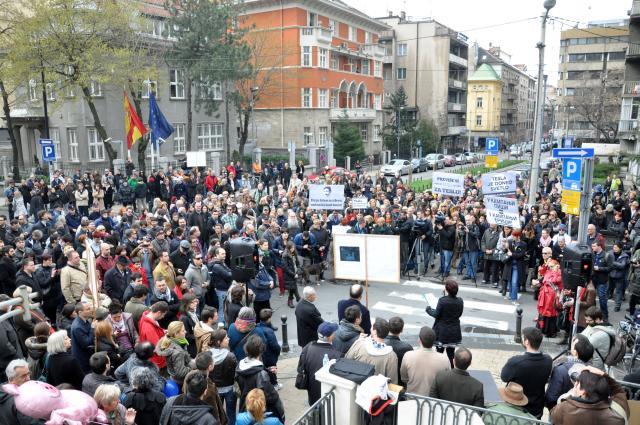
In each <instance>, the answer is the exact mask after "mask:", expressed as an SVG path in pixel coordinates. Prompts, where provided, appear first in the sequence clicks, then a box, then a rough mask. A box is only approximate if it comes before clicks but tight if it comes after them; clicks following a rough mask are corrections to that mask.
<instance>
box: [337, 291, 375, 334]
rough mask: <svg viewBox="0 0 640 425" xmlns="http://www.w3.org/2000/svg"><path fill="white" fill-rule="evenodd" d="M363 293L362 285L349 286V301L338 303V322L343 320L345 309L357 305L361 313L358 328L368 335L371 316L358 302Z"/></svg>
mask: <svg viewBox="0 0 640 425" xmlns="http://www.w3.org/2000/svg"><path fill="white" fill-rule="evenodd" d="M363 293H364V287H363V286H362V285H359V284H355V285H351V289H349V299H346V300H340V301H338V321H340V320H342V319H344V311H345V310H346V309H347V307H351V306H352V305H357V306H358V307H359V308H360V312H362V320H361V322H360V327H361V328H362V330H364V333H366V334H370V333H371V316H370V314H369V309H368V308H367V307H365V306H364V305H362V303H361V302H360V300H361V299H362V294H363Z"/></svg>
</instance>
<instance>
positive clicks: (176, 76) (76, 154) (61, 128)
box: [0, 0, 235, 171]
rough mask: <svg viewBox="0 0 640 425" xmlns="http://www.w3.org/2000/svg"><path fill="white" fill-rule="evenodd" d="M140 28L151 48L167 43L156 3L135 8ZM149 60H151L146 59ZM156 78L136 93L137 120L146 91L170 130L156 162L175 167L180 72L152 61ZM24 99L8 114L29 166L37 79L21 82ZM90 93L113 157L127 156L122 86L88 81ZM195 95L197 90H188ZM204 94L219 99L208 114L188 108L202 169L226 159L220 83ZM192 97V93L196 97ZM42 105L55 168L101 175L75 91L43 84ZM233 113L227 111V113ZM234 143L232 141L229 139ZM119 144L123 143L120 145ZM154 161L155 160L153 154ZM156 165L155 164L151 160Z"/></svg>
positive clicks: (38, 124)
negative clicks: (204, 158) (202, 158)
mask: <svg viewBox="0 0 640 425" xmlns="http://www.w3.org/2000/svg"><path fill="white" fill-rule="evenodd" d="M138 5H139V8H140V13H141V17H142V19H143V22H144V24H145V26H144V27H143V28H142V30H141V33H140V36H141V37H144V39H145V42H149V43H151V45H154V44H157V45H162V44H166V43H170V42H171V41H172V36H171V29H170V28H169V25H168V24H167V22H166V19H167V17H168V13H167V12H166V10H165V9H164V7H163V1H162V0H146V1H143V2H140V3H139V4H138ZM150 60H151V59H150ZM156 66H157V70H158V72H157V78H156V79H155V80H147V81H146V82H145V84H144V88H143V92H142V93H141V94H142V104H141V107H142V116H141V118H142V120H143V122H144V123H145V124H148V118H149V103H148V99H149V94H150V90H154V91H155V92H156V98H157V101H158V105H159V106H160V109H161V110H162V112H163V113H164V115H165V116H166V118H167V120H168V121H169V122H171V123H172V125H173V127H174V129H175V131H174V133H173V135H171V137H169V138H168V139H167V140H166V142H165V143H163V144H162V145H161V147H160V164H161V165H163V166H166V165H167V164H171V163H173V164H175V163H177V161H179V160H181V159H183V158H184V157H185V155H186V139H185V137H186V125H187V118H186V117H187V109H186V105H187V103H186V97H185V84H184V74H183V71H182V70H180V69H177V68H176V69H173V68H169V67H167V65H166V62H165V61H164V60H162V59H161V58H160V59H159V60H158V62H157V63H156ZM25 85H26V91H27V93H25V96H24V98H25V101H24V102H22V104H21V105H18V106H17V107H16V108H15V109H13V111H12V113H11V116H12V120H13V124H14V128H15V129H16V130H17V131H16V134H17V135H18V137H19V139H20V142H19V148H20V151H21V152H20V154H21V155H20V156H21V157H22V160H23V164H24V166H25V167H26V168H27V169H29V168H32V167H34V166H35V158H38V159H39V160H41V149H40V146H39V144H38V139H40V138H44V134H45V132H44V121H45V116H44V109H43V101H42V84H41V82H40V80H39V78H37V77H36V78H33V79H31V80H29V81H28V82H27V83H26V84H25ZM90 90H91V95H92V96H93V98H94V102H95V106H96V108H97V110H98V112H99V114H100V119H101V122H102V124H103V125H104V126H105V128H106V130H107V134H109V135H110V136H111V137H112V138H113V140H111V143H112V144H113V146H114V148H115V149H116V151H117V152H118V158H119V159H122V158H126V157H127V144H126V135H125V130H124V128H125V126H124V109H123V88H122V86H120V87H115V86H112V85H102V84H100V83H99V82H97V81H96V82H92V84H91V87H90ZM194 92H195V93H199V91H198V90H194ZM209 93H210V94H211V95H212V96H213V97H214V98H215V99H218V100H220V101H221V102H220V105H221V106H220V107H219V108H218V110H217V111H215V112H213V113H212V114H211V115H207V114H206V113H205V111H204V108H201V109H200V110H197V108H194V109H193V133H192V134H193V143H192V149H194V150H196V149H197V150H199V151H206V152H207V161H208V165H210V166H213V167H218V166H219V164H221V163H222V164H223V163H224V161H226V157H227V155H226V154H227V152H226V142H225V140H226V134H227V132H228V128H227V120H226V113H225V109H224V108H225V102H223V101H222V100H223V98H224V94H225V93H224V84H222V83H219V82H217V83H214V84H212V85H211V87H210V90H209ZM196 95H197V94H196ZM47 105H48V115H49V117H48V119H49V136H50V138H51V139H53V141H54V143H55V145H56V156H57V158H58V160H57V161H56V163H55V166H56V167H57V168H61V169H64V170H66V171H71V170H75V169H82V170H98V171H104V168H105V167H107V166H108V161H107V159H108V158H107V155H106V152H105V148H104V143H103V141H102V140H101V139H100V137H99V135H98V132H97V131H96V129H95V127H94V121H93V117H92V115H91V112H90V111H89V107H88V106H87V103H86V102H85V100H84V99H83V97H82V93H81V92H80V89H79V88H78V87H68V88H67V89H65V90H64V91H60V90H58V89H57V88H56V86H55V85H47ZM230 113H231V114H233V112H230ZM234 140H235V139H234ZM123 141H124V142H123ZM137 152H138V151H137V146H135V145H134V148H133V149H132V151H131V157H132V159H133V161H134V163H135V164H137V157H138V153H137ZM150 154H151V151H150V147H148V148H147V154H146V156H147V158H148V160H147V168H148V169H150V166H151V161H150ZM0 155H6V156H7V157H8V158H11V145H10V144H8V143H4V144H0ZM156 161H157V156H156ZM156 164H157V162H156Z"/></svg>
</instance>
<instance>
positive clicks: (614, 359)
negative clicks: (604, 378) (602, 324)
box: [596, 329, 627, 366]
mask: <svg viewBox="0 0 640 425" xmlns="http://www.w3.org/2000/svg"><path fill="white" fill-rule="evenodd" d="M600 331H601V332H606V334H607V335H609V353H607V356H606V357H603V356H602V354H600V351H598V350H596V353H598V356H600V359H601V360H602V362H603V363H604V364H605V365H606V366H615V365H617V364H618V363H620V362H621V361H622V359H624V355H625V354H626V353H627V345H626V343H625V341H624V339H622V337H621V336H620V335H617V334H616V335H611V334H610V333H609V332H607V331H605V330H604V329H600Z"/></svg>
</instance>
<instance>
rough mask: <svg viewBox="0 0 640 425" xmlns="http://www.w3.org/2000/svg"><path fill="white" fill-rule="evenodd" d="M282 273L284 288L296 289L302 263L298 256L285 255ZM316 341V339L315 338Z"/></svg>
mask: <svg viewBox="0 0 640 425" xmlns="http://www.w3.org/2000/svg"><path fill="white" fill-rule="evenodd" d="M282 260H283V265H282V272H283V277H284V287H285V288H286V289H296V286H297V276H298V274H299V273H298V270H299V269H300V263H299V261H298V256H291V255H283V256H282ZM314 339H315V338H314Z"/></svg>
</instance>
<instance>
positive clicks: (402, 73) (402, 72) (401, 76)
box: [397, 68, 407, 80]
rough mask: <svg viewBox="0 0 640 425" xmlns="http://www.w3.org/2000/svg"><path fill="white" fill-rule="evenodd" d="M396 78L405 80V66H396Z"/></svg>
mask: <svg viewBox="0 0 640 425" xmlns="http://www.w3.org/2000/svg"><path fill="white" fill-rule="evenodd" d="M397 73H398V74H397V78H398V80H406V79H407V68H398V71H397Z"/></svg>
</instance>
